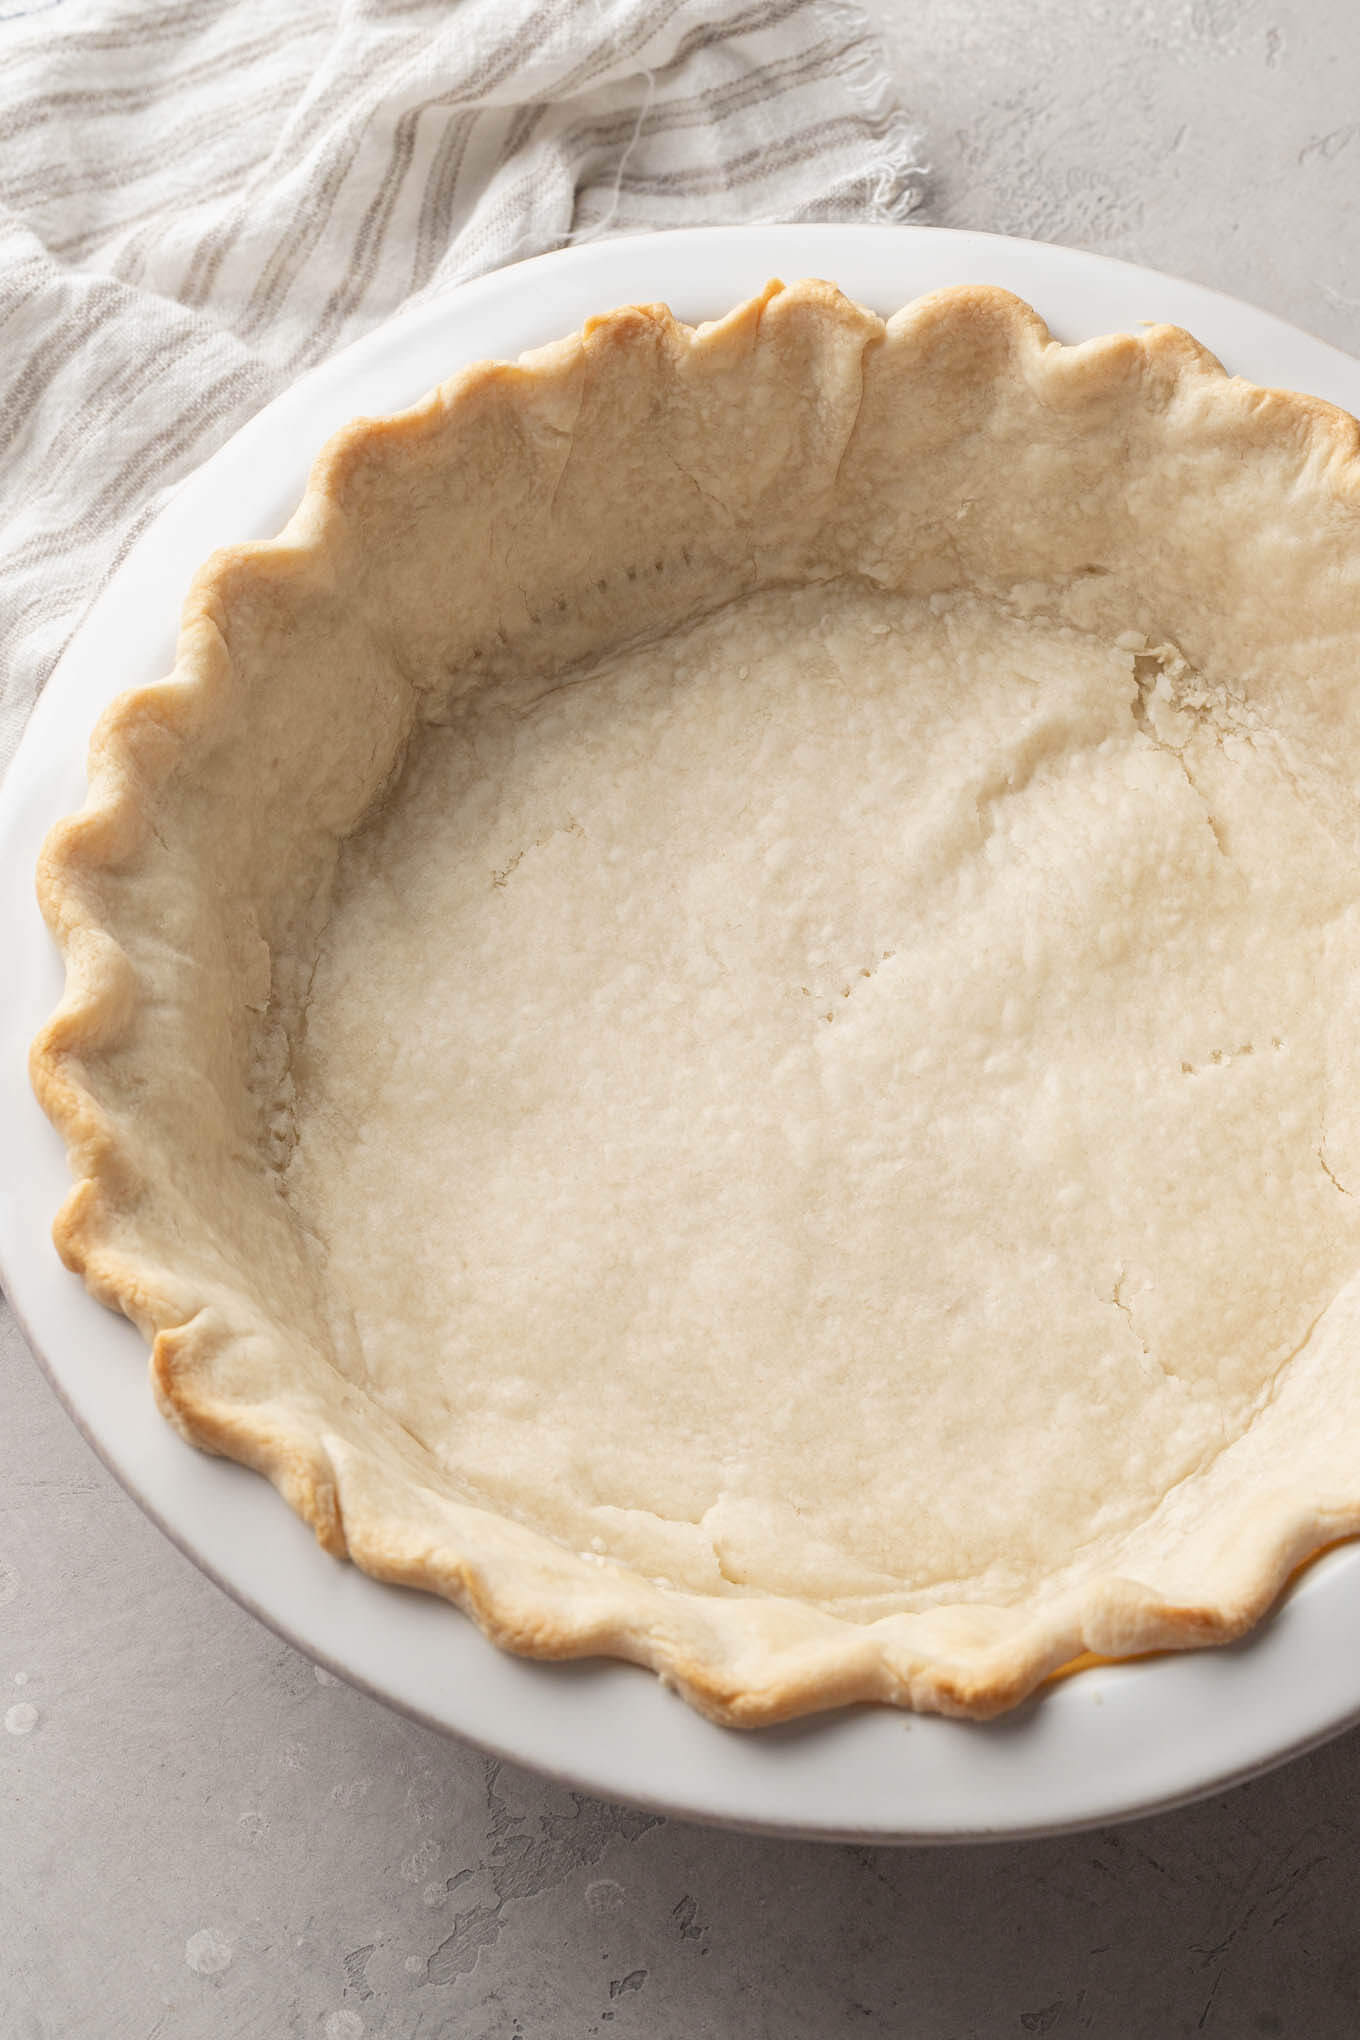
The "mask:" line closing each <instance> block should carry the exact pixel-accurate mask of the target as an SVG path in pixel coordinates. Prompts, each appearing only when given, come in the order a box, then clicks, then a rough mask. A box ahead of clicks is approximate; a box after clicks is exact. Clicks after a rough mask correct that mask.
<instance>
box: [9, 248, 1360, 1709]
mask: <svg viewBox="0 0 1360 2040" xmlns="http://www.w3.org/2000/svg"><path fill="white" fill-rule="evenodd" d="M1355 437H1356V433H1355V427H1354V425H1353V423H1352V422H1351V420H1350V419H1349V418H1347V417H1345V416H1344V415H1342V414H1341V413H1339V412H1336V411H1334V410H1332V409H1331V408H1330V407H1329V406H1327V405H1325V404H1323V403H1321V402H1319V401H1317V400H1311V399H1307V398H1302V397H1298V396H1292V395H1281V394H1279V393H1272V392H1269V391H1266V390H1263V389H1261V388H1259V387H1257V386H1255V385H1252V384H1249V383H1245V382H1241V381H1237V380H1234V379H1231V378H1229V377H1228V376H1226V375H1225V374H1224V372H1223V371H1222V370H1221V369H1220V367H1219V365H1218V364H1217V362H1216V361H1215V360H1214V359H1213V357H1212V356H1210V355H1209V354H1207V353H1206V352H1205V351H1204V350H1203V349H1202V348H1201V347H1200V346H1199V345H1198V344H1197V343H1196V342H1195V341H1194V340H1192V339H1191V338H1190V337H1189V336H1188V335H1186V334H1185V333H1183V332H1181V331H1180V330H1178V329H1176V328H1173V327H1154V328H1152V329H1150V330H1148V331H1146V332H1144V333H1142V334H1140V335H1137V336H1133V335H1129V334H1118V335H1114V336H1109V337H1105V338H1099V339H1095V340H1091V341H1087V342H1084V343H1082V344H1081V345H1077V346H1065V345H1063V344H1062V343H1060V342H1057V341H1055V340H1054V339H1053V338H1052V336H1051V335H1050V334H1049V332H1048V330H1047V329H1046V327H1045V326H1044V324H1043V321H1042V320H1041V319H1040V318H1039V317H1038V315H1037V314H1036V313H1034V312H1033V311H1031V310H1030V309H1029V308H1028V307H1027V306H1025V305H1024V304H1023V303H1022V302H1020V301H1019V300H1018V299H1016V298H1015V297H1013V296H1012V295H1010V294H1008V293H1006V292H1003V291H1000V290H997V289H994V288H987V287H981V288H979V287H973V286H967V287H960V288H957V289H953V290H945V291H941V292H937V293H934V294H932V295H929V296H927V297H925V298H922V299H919V300H916V301H914V302H912V303H910V304H909V305H907V306H906V307H905V308H904V309H902V310H900V311H899V312H897V313H896V314H895V315H894V316H892V317H891V318H889V319H888V320H887V322H886V323H885V322H884V320H883V319H882V318H881V317H879V316H878V315H877V314H876V313H874V312H870V311H867V310H865V309H863V308H862V307H861V306H859V305H858V304H856V303H855V302H854V301H853V300H851V299H850V298H847V297H845V296H843V295H842V294H841V293H840V292H839V291H837V290H836V289H834V288H833V287H831V286H828V285H826V284H821V283H814V282H809V283H802V284H797V285H795V286H794V287H792V288H788V289H785V288H783V287H778V286H772V287H771V288H770V289H768V290H767V291H765V292H764V293H763V294H761V295H760V296H758V297H755V298H753V299H750V300H748V301H747V302H745V303H743V304H740V305H738V306H737V307H736V308H735V309H733V310H731V311H729V312H727V313H726V314H725V315H724V316H722V317H721V318H719V319H716V320H714V321H710V322H708V323H706V324H703V325H700V326H698V327H688V326H683V325H681V324H679V323H677V322H676V321H675V320H674V319H673V318H672V316H671V315H670V313H669V312H668V311H666V310H665V309H664V308H658V307H646V306H633V307H628V308H625V309H623V310H621V311H618V312H614V313H610V314H608V315H606V316H604V317H601V318H598V319H595V320H592V321H590V322H589V323H588V324H587V326H586V327H585V329H584V330H583V331H582V332H581V333H579V334H578V335H576V336H573V337H571V338H569V339H567V340H564V341H561V342H559V343H556V344H555V345H552V346H549V347H547V348H544V349H540V350H538V351H537V352H534V353H531V354H529V355H526V356H523V357H521V359H520V360H519V361H518V362H517V363H514V364H503V363H502V364H490V365H483V366H479V367H474V368H472V369H470V370H467V371H465V372H464V373H462V374H461V375H460V376H457V377H455V379H454V380H453V381H452V382H450V383H447V384H445V385H444V386H442V387H441V388H440V389H439V390H437V391H436V392H435V393H434V395H433V396H432V397H431V398H429V399H428V400H427V401H426V402H425V403H423V404H420V405H417V406H416V407H415V408H414V409H412V410H410V411H407V412H405V413H402V414H400V415H399V416H395V417H391V418H387V419H382V420H378V421H362V422H360V423H358V424H356V425H354V426H352V427H350V428H349V429H347V430H346V431H345V432H343V433H342V434H341V435H339V437H338V438H337V439H335V440H334V441H332V443H331V444H330V445H329V446H328V448H327V449H326V450H325V452H324V453H323V454H322V456H321V457H320V459H319V461H318V463H317V465H316V467H315V469H314V470H313V474H312V478H311V481H310V484H309V487H308V491H307V493H306V496H305V497H304V500H303V502H302V505H301V507H300V508H299V510H298V511H297V512H296V514H295V515H294V516H293V518H292V519H291V520H290V521H289V523H288V525H287V527H286V529H285V530H284V532H283V533H282V535H281V536H280V537H279V539H277V540H275V541H271V542H267V543H264V544H259V543H256V544H251V545H248V546H243V547H238V548H235V549H231V550H228V551H227V552H226V553H224V554H222V555H219V556H218V557H216V558H214V559H213V560H211V561H209V563H208V565H207V566H206V567H205V568H204V569H203V571H202V573H201V574H200V575H199V577H198V579H197V580H196V582H195V585H194V588H193V590H192V591H191V594H190V597H189V600H188V603H187V605H186V608H185V611H184V618H183V625H182V630H181V636H180V642H179V648H178V653H177V658H176V662H175V667H174V670H173V672H172V674H171V676H170V678H169V679H168V680H166V681H164V682H162V683H159V684H157V685H154V686H152V687H149V688H143V689H141V690H139V691H137V692H134V693H133V694H130V695H127V696H124V697H123V698H122V699H121V700H120V701H119V702H117V703H116V704H115V705H114V707H113V708H112V709H111V710H110V711H109V713H108V714H107V715H106V717H105V718H104V720H103V722H102V723H101V725H100V729H99V731H98V733H97V735H96V738H95V741H94V745H93V749H92V753H91V792H90V797H89V800H88V802H87V804H86V807H85V808H84V809H83V810H82V811H81V813H80V814H78V815H76V816H75V817H73V818H72V819H70V820H69V821H67V822H65V823H62V824H60V825H58V827H57V828H56V829H55V830H54V831H53V832H52V834H51V836H50V837H49V839H48V842H47V845H46V847H45V850H44V853H43V859H42V863H41V869H40V895H41V898H42V903H43V907H44V911H45V914H46V916H47V919H48V922H49V925H50V926H51V928H52V929H53V932H54V933H55V934H56V935H57V937H58V939H59V941H60V942H61V944H62V947H63V950H64V953H65V957H66V963H67V972H68V985H67V992H66V996H65V998H64V1000H63V1002H62V1004H61V1006H60V1007H59V1009H58V1011H57V1013H56V1015H55V1016H54V1017H53V1019H52V1020H51V1021H50V1022H49V1023H48V1025H47V1026H46V1027H45V1028H44V1029H43V1030H42V1032H41V1033H40V1035H39V1037H38V1039H37V1042H36V1044H35V1048H34V1053H33V1063H32V1067H33V1076H34V1081H35V1085H36V1087H37V1090H38V1094H39V1096H40V1098H41V1100H42V1103H43V1105H44V1108H45V1109H46V1111H47V1112H48V1114H49V1116H50V1117H51V1118H52V1120H53V1122H54V1123H55V1124H56V1126H57V1127H58V1128H59V1130H60V1131H61V1133H62V1134H63V1137H64V1138H65V1141H66V1143H67V1146H68V1150H69V1152H70V1155H71V1158H72V1163H73V1167H74V1171H75V1175H76V1178H77V1183H76V1188H75V1190H74V1191H73V1192H72V1194H71V1195H70V1197H69V1198H68V1199H67V1201H66V1203H65V1205H64V1206H63V1209H62V1212H61V1215H60V1217H59V1219H58V1222H57V1228H56V1237H57V1241H58V1244H59V1246H60V1248H61V1251H62V1254H63V1257H64V1258H65V1259H66V1261H67V1263H68V1265H69V1266H71V1267H73V1268H75V1269H78V1270H79V1271H80V1272H81V1273H82V1274H83V1275H84V1277H85V1281H86V1283H87V1285H88V1286H89V1288H90V1289H91V1291H92V1293H93V1294H94V1295H95V1296H97V1297H98V1298H99V1299H100V1300H101V1301H104V1302H107V1303H109V1304H112V1305H114V1306H116V1307H117V1308H119V1309H121V1310H122V1311H123V1312H124V1313H125V1314H126V1315H128V1316H129V1317H131V1318H132V1319H133V1321H134V1322H135V1323H137V1324H138V1326H139V1327H140V1328H141V1329H142V1331H143V1332H144V1334H145V1335H146V1336H147V1337H148V1339H150V1340H151V1342H152V1355H153V1357H152V1377H153V1382H154V1386H155V1390H156V1394H157V1397H158V1400H159V1402H160V1405H161V1408H162V1410H163V1411H164V1413H165V1414H166V1415H167V1416H168V1417H169V1419H170V1420H171V1421H172V1422H173V1423H174V1424H175V1426H176V1427H177V1428H178V1429H179V1431H180V1432H181V1433H182V1435H184V1436H185V1437H186V1438H188V1439H189V1440H190V1441H191V1442H193V1443H195V1444H197V1445H200V1446H203V1447H206V1448H207V1449H208V1450H210V1451H213V1452H217V1453H222V1454H225V1455H227V1456H229V1457H231V1458H234V1459H237V1460H239V1461H241V1462H242V1463H243V1464H245V1465H248V1466H250V1467H253V1468H254V1469H256V1470H257V1471H259V1472H261V1473H263V1474H265V1475H266V1476H267V1477H268V1478H269V1479H270V1480H272V1481H273V1483H274V1485H275V1486H276V1487H277V1488H278V1489H279V1490H280V1492H281V1493H282V1494H283V1495H284V1497H285V1499H287V1500H288V1501H289V1502H290V1503H291V1505H292V1506H293V1507H294V1508H295V1509H296V1510H297V1511H298V1513H299V1514H300V1515H301V1516H302V1517H303V1518H304V1520H305V1521H307V1522H308V1523H309V1524H310V1525H311V1527H312V1528H313V1529H314V1531H315V1532H316V1535H317V1537H318V1539H319V1541H320V1542H321V1543H322V1545H323V1546H324V1547H325V1548H326V1549H327V1550H329V1551H331V1552H333V1553H336V1554H340V1555H348V1556H349V1557H350V1558H352V1559H353V1560H354V1561H355V1562H356V1563H357V1564H358V1565H359V1566H361V1567H362V1568H363V1569H364V1570H365V1571H366V1572H368V1573H370V1574H371V1575H373V1576H374V1577H376V1578H378V1579H381V1580H385V1581H389V1582H395V1583H400V1584H403V1585H409V1586H417V1587H421V1588H426V1589H431V1590H433V1591H435V1592H437V1593H438V1594H440V1595H442V1596H444V1597H445V1598H447V1599H450V1600H452V1601H454V1602H456V1603H457V1604H458V1605H459V1606H460V1607H461V1608H463V1609H464V1610H465V1611H466V1612H467V1613H469V1614H471V1615H472V1616H474V1617H475V1619H476V1620H477V1621H478V1623H479V1624H480V1625H481V1626H482V1628H483V1629H484V1630H485V1631H486V1633H487V1634H488V1635H489V1636H490V1637H491V1638H492V1639H493V1640H494V1641H495V1642H496V1643H497V1644H499V1645H501V1646H502V1647H504V1648H507V1649H509V1650H512V1651H516V1652H521V1653H527V1654H530V1655H535V1656H542V1657H552V1658H560V1657H578V1656H591V1655H598V1654H604V1655H612V1656H618V1657H624V1658H628V1659H631V1660H633V1661H634V1662H637V1663H639V1664H643V1665H646V1666H648V1667H650V1668H651V1669H653V1670H654V1671H656V1672H658V1673H659V1674H660V1675H661V1676H662V1678H663V1680H665V1681H666V1682H667V1683H668V1684H670V1685H672V1686H674V1687H675V1688H677V1689H678V1690H679V1691H680V1692H681V1693H682V1694H683V1695H684V1696H685V1697H686V1698H687V1699H689V1700H690V1701H692V1702H693V1703H694V1704H695V1705H697V1706H698V1707H700V1708H701V1709H702V1710H703V1711H705V1712H707V1713H709V1714H710V1715H712V1716H713V1717H715V1718H716V1719H719V1720H722V1721H724V1722H727V1723H731V1724H739V1725H744V1726H750V1725H762V1724H767V1723H769V1722H772V1721H776V1720H780V1719H783V1718H787V1717H788V1716H790V1715H795V1714H799V1713H805V1712H809V1711H813V1710H817V1709H824V1708H829V1707H835V1706H840V1705H844V1704H846V1703H848V1702H855V1701H879V1702H888V1703H891V1704H894V1705H898V1706H905V1707H914V1708H918V1709H928V1710H937V1711H942V1712H949V1713H959V1714H969V1715H975V1716H983V1715H990V1714H994V1713H997V1712H999V1711H1001V1710H1003V1709H1005V1708H1007V1707H1009V1706H1012V1705H1014V1704H1015V1703H1016V1702H1017V1701H1018V1700H1020V1699H1022V1698H1023V1697H1025V1696H1026V1695H1027V1694H1028V1693H1030V1692H1031V1691H1032V1690H1033V1689H1034V1688H1035V1687H1036V1686H1037V1685H1038V1684H1039V1683H1040V1682H1041V1681H1042V1680H1043V1679H1045V1678H1046V1677H1048V1676H1049V1675H1051V1674H1052V1673H1054V1672H1056V1671H1058V1670H1061V1669H1063V1668H1066V1667H1069V1666H1070V1665H1071V1664H1072V1663H1073V1662H1074V1661H1075V1660H1079V1659H1080V1658H1082V1656H1083V1654H1087V1653H1097V1654H1100V1655H1102V1656H1107V1657H1120V1656H1127V1655H1131V1654H1135V1653H1139V1652H1145V1651H1149V1650H1154V1649H1166V1648H1179V1647H1186V1646H1194V1645H1202V1644H1206V1643H1216V1642H1217V1643H1221V1642H1223V1641H1226V1640H1230V1639H1232V1638H1235V1637H1238V1636H1240V1635H1242V1634H1243V1633H1244V1632H1245V1631H1246V1630H1247V1629H1249V1628H1250V1627H1251V1626H1252V1624H1254V1623H1255V1622H1256V1621H1257V1620H1259V1618H1260V1617H1261V1615H1262V1614H1263V1613H1264V1612H1265V1610H1266V1609H1267V1608H1268V1607H1269V1606H1270V1605H1271V1603H1272V1602H1273V1601H1274V1599H1275V1598H1276V1596H1277V1595H1278V1593H1279V1592H1280V1589H1281V1588H1282V1586H1283V1585H1284V1583H1285V1581H1286V1580H1287V1578H1288V1577H1289V1575H1290V1574H1291V1573H1292V1571H1293V1570H1294V1569H1295V1568H1296V1567H1297V1566H1298V1565H1299V1564H1300V1563H1301V1562H1302V1561H1303V1560H1305V1559H1307V1558H1309V1557H1310V1556H1312V1555H1313V1554H1314V1553H1316V1552H1317V1551H1318V1550H1319V1549H1320V1548H1321V1547H1322V1546H1324V1545H1325V1544H1328V1543H1330V1542H1333V1541H1335V1540H1336V1539H1338V1538H1341V1537H1345V1536H1348V1535H1350V1534H1352V1533H1353V1532H1354V1530H1355V1529H1356V1528H1357V1526H1358V1525H1360V1477H1357V1474H1356V1472H1355V1468H1356V1465H1357V1453H1356V1445H1357V1438H1358V1437H1360V1400H1358V1391H1357V1381H1360V1376H1357V1372H1356V1369H1355V1367H1354V1362H1353V1353H1354V1344H1355V1337H1356V1330H1357V1327H1356V1324H1355V1297H1356V1282H1355V1276H1356V1271H1357V1266H1360V1200H1358V1199H1357V1197H1356V1196H1355V1195H1353V1193H1352V1189H1351V1187H1350V1186H1351V1184H1356V1185H1360V1115H1357V1109H1356V1107H1355V1104H1354V1102H1353V1101H1354V1099H1355V1097H1356V1096H1357V1095H1360V1093H1358V1092H1357V1086H1356V1083H1355V1077H1356V1073H1357V1066H1360V1037H1357V1031H1356V1030H1357V1025H1358V1024H1360V1005H1357V994H1356V988H1357V986H1360V968H1358V967H1357V966H1360V946H1358V945H1360V924H1358V921H1357V912H1358V910H1357V897H1356V894H1357V888H1356V883H1355V868H1356V866H1355V852H1356V841H1357V820H1358V819H1360V817H1357V812H1356V803H1355V797H1354V793H1353V786H1354V783H1355V777H1356V774H1355V766H1356V761H1357V757H1360V712H1357V709H1356V706H1355V702H1356V698H1357V697H1356V691H1355V686H1354V681H1355V665H1356V658H1357V653H1356V649H1355V648H1356V646H1357V645H1360V634H1357V629H1356V625H1357V621H1360V614H1358V613H1357V586H1358V585H1360V581H1358V576H1360V547H1358V546H1357V543H1356V540H1357V535H1360V511H1358V510H1357V497H1356V484H1355V479H1354V476H1355Z"/></svg>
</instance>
